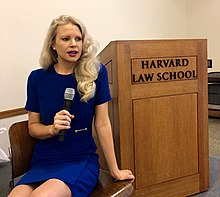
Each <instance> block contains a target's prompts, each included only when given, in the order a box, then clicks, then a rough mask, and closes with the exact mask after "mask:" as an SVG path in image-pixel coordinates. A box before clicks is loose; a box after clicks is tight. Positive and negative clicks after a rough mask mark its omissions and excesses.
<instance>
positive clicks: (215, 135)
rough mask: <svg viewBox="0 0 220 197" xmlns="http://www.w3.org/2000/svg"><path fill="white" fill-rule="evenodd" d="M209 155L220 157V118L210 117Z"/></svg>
mask: <svg viewBox="0 0 220 197" xmlns="http://www.w3.org/2000/svg"><path fill="white" fill-rule="evenodd" d="M209 155H211V156H218V157H220V118H211V117H210V118H209Z"/></svg>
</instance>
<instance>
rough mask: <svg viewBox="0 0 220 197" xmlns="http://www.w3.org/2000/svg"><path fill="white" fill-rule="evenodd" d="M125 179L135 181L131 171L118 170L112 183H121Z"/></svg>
mask: <svg viewBox="0 0 220 197" xmlns="http://www.w3.org/2000/svg"><path fill="white" fill-rule="evenodd" d="M127 179H135V177H134V175H133V173H132V172H131V170H119V173H118V175H117V177H113V181H123V180H127Z"/></svg>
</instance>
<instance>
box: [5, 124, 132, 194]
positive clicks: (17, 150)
mask: <svg viewBox="0 0 220 197" xmlns="http://www.w3.org/2000/svg"><path fill="white" fill-rule="evenodd" d="M9 141H10V146H11V154H10V157H11V166H12V174H11V176H12V178H11V181H10V183H9V184H10V187H11V188H13V187H14V182H15V179H17V178H19V177H20V176H22V175H23V174H25V173H26V172H27V171H28V169H29V164H30V161H31V157H32V152H33V148H34V143H35V142H36V139H35V138H33V137H31V136H30V134H29V132H28V121H27V120H25V121H21V122H17V123H14V124H12V125H11V127H10V128H9ZM132 182H133V180H126V181H118V182H113V181H112V179H111V176H110V173H109V172H107V171H105V170H101V171H100V176H99V181H98V184H97V186H96V188H95V190H94V191H93V193H92V194H91V197H97V196H99V197H106V196H112V197H127V196H130V195H131V194H132V192H133V185H132Z"/></svg>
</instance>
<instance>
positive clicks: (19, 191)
mask: <svg viewBox="0 0 220 197" xmlns="http://www.w3.org/2000/svg"><path fill="white" fill-rule="evenodd" d="M33 190H34V188H33V187H31V186H29V185H18V186H16V187H15V188H14V189H13V190H12V191H11V192H10V193H9V195H8V197H29V196H30V195H31V193H32V192H33Z"/></svg>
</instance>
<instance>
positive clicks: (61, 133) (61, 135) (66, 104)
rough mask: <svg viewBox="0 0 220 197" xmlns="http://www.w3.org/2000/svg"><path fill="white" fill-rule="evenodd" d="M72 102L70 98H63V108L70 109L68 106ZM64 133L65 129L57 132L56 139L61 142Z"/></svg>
mask: <svg viewBox="0 0 220 197" xmlns="http://www.w3.org/2000/svg"><path fill="white" fill-rule="evenodd" d="M71 104H72V100H67V99H65V100H64V106H63V109H65V110H67V111H70V106H71ZM65 133H66V131H65V130H60V132H59V134H58V136H59V137H58V140H59V141H60V142H63V141H64V136H65Z"/></svg>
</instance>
